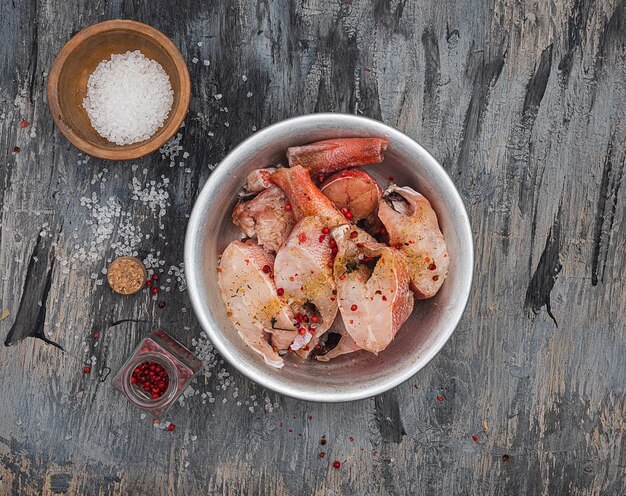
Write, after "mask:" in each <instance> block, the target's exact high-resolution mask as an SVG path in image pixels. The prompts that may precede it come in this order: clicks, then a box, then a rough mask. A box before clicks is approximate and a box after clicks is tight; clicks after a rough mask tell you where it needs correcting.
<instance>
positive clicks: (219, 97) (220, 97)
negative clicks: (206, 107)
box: [215, 93, 223, 100]
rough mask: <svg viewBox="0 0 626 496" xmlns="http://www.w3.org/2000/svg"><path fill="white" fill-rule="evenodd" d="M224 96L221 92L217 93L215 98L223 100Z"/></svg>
mask: <svg viewBox="0 0 626 496" xmlns="http://www.w3.org/2000/svg"><path fill="white" fill-rule="evenodd" d="M222 96H223V95H222V94H221V93H218V94H217V95H215V99H216V100H221V99H222Z"/></svg>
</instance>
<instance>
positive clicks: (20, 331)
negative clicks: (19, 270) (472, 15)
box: [4, 235, 63, 351]
mask: <svg viewBox="0 0 626 496" xmlns="http://www.w3.org/2000/svg"><path fill="white" fill-rule="evenodd" d="M51 239H52V238H49V237H42V236H41V235H38V236H37V241H36V243H35V247H34V248H33V252H32V254H31V256H30V260H29V261H28V269H27V271H26V278H25V280H24V287H23V289H22V297H21V299H20V304H19V307H18V311H17V315H16V317H15V322H13V325H12V326H11V329H10V330H9V333H8V334H7V337H6V339H5V341H4V345H5V346H12V345H14V344H17V343H19V342H20V341H22V340H24V339H26V338H28V337H33V338H37V339H41V340H42V341H44V342H46V343H48V344H51V345H52V346H55V347H56V348H58V349H60V350H61V351H63V347H62V346H61V345H59V344H57V343H55V342H54V341H52V340H51V339H48V338H47V337H46V335H45V331H44V323H45V321H46V309H47V301H48V295H49V293H50V288H51V286H52V274H53V270H54V260H55V259H54V247H53V246H52V242H51ZM37 306H39V310H38V311H37V312H34V311H33V310H34V309H35V308H36V307H37Z"/></svg>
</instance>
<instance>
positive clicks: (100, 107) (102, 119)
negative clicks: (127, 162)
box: [83, 50, 174, 145]
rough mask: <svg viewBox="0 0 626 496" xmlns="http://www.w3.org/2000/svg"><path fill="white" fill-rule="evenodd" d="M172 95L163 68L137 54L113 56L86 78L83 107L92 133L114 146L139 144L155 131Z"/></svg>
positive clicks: (167, 109)
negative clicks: (94, 132)
mask: <svg viewBox="0 0 626 496" xmlns="http://www.w3.org/2000/svg"><path fill="white" fill-rule="evenodd" d="M173 101H174V92H173V91H172V85H171V84H170V79H169V76H168V75H167V73H166V72H165V70H164V69H163V67H162V66H161V65H160V64H159V63H158V62H156V61H154V60H151V59H148V58H147V57H146V56H145V55H144V54H143V53H141V52H140V51H139V50H135V51H134V52H130V51H128V52H126V53H124V54H121V55H119V54H113V55H111V60H103V61H102V62H100V64H98V66H97V67H96V69H95V70H94V71H93V72H92V73H91V75H90V76H89V80H88V82H87V96H86V97H85V99H84V100H83V107H84V109H85V110H86V111H87V115H88V116H89V120H90V121H91V125H92V126H93V127H94V129H95V130H96V131H97V132H98V134H100V135H101V136H103V137H104V138H106V139H108V140H109V141H112V142H114V143H116V144H118V145H127V144H131V143H137V142H139V141H143V140H146V139H148V138H149V137H150V136H152V135H153V134H154V133H155V132H156V130H157V129H159V128H160V127H161V126H162V125H163V123H164V122H165V119H167V116H168V115H169V112H170V110H171V108H172V103H173Z"/></svg>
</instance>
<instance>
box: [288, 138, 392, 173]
mask: <svg viewBox="0 0 626 496" xmlns="http://www.w3.org/2000/svg"><path fill="white" fill-rule="evenodd" d="M388 145H389V140H387V139H384V138H337V139H329V140H324V141H317V142H315V143H311V144H309V145H304V146H292V147H291V148H288V149H287V159H288V160H289V166H290V167H294V166H296V165H301V166H302V167H306V168H307V169H309V170H310V171H311V172H312V173H313V174H329V173H332V172H337V171H339V170H342V169H347V168H348V167H358V166H360V165H371V164H379V163H380V162H382V161H383V158H384V152H385V150H386V149H387V146H388Z"/></svg>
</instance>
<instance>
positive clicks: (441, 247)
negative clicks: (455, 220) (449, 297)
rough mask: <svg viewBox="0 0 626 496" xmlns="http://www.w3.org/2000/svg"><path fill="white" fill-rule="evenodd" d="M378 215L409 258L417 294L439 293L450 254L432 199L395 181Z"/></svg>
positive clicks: (390, 240) (431, 295) (424, 297)
mask: <svg viewBox="0 0 626 496" xmlns="http://www.w3.org/2000/svg"><path fill="white" fill-rule="evenodd" d="M378 217H379V218H380V220H381V221H382V223H383V224H384V225H385V229H387V232H388V233H389V244H390V245H391V246H395V247H397V248H399V251H400V252H401V253H402V254H403V255H404V256H405V257H406V259H407V262H408V265H409V275H410V277H411V289H412V290H413V292H414V293H415V296H416V297H417V298H419V299H426V298H432V297H433V296H435V295H436V294H437V292H438V291H439V289H440V288H441V285H442V284H443V282H444V281H445V279H446V277H447V275H448V267H449V265H450V257H449V256H448V249H447V246H446V241H445V239H444V237H443V234H442V233H441V230H440V229H439V223H438V221H437V214H436V213H435V211H434V210H433V208H432V206H431V205H430V202H429V201H428V200H427V199H426V198H425V197H424V196H422V195H421V194H419V193H418V192H416V191H414V190H412V189H411V188H409V187H404V188H399V187H398V186H396V185H395V184H393V185H391V186H389V188H387V190H386V191H385V193H384V194H383V200H382V201H381V202H380V206H379V208H378Z"/></svg>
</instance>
